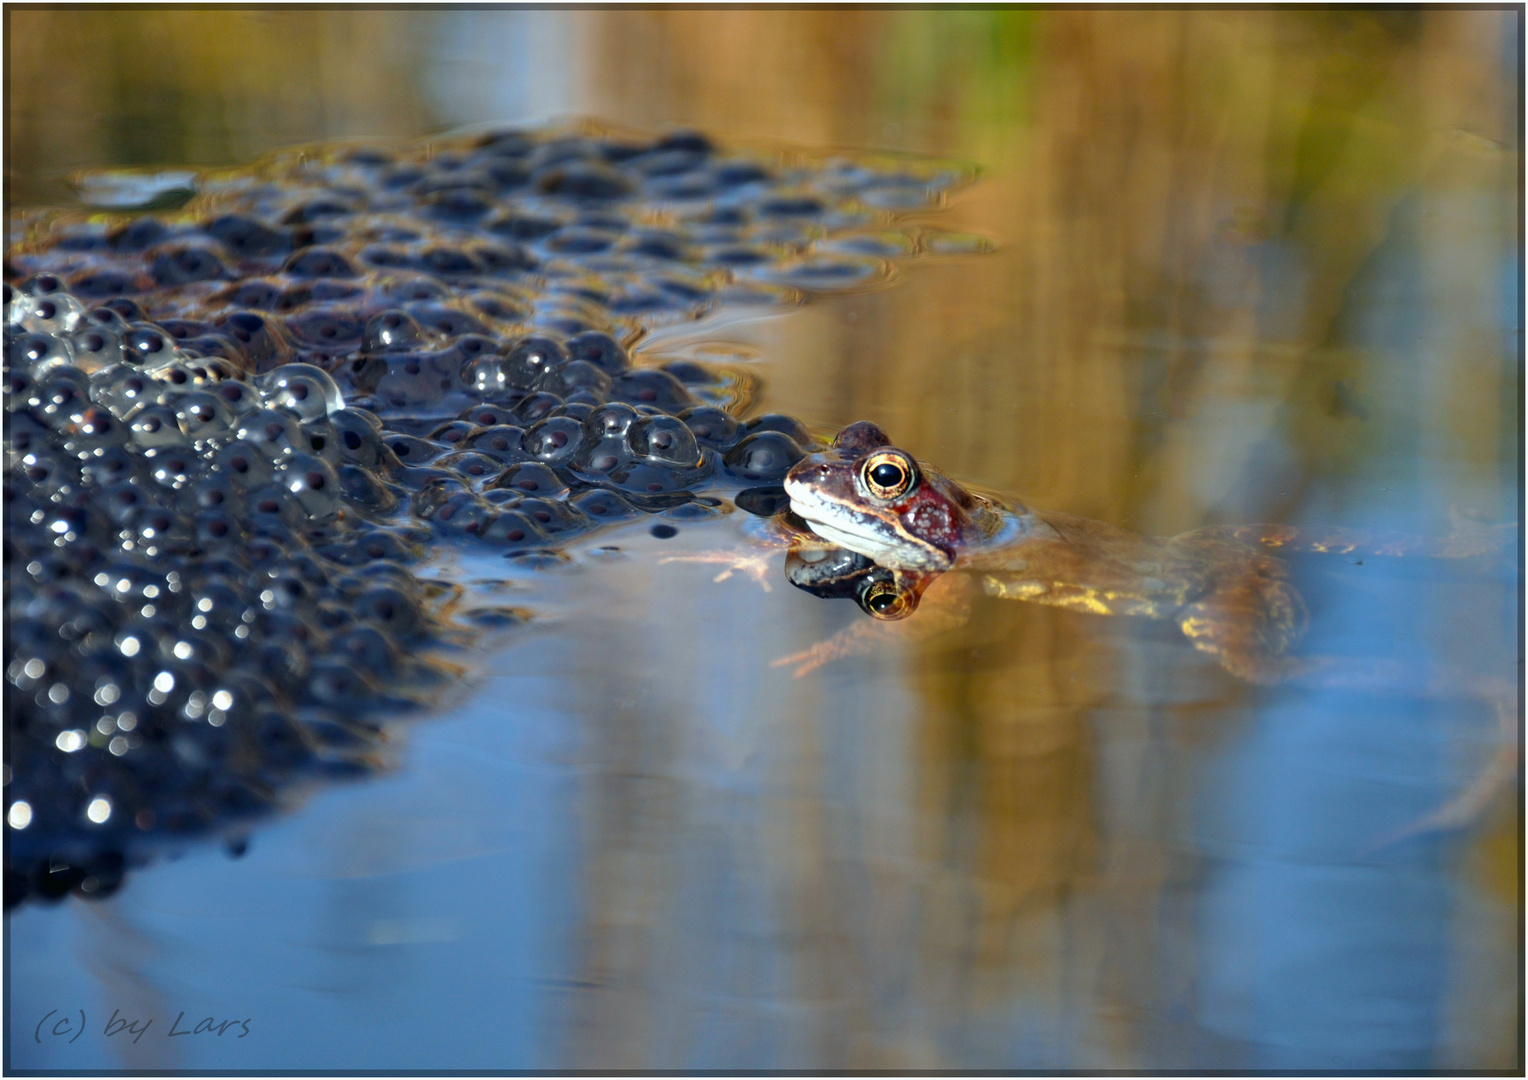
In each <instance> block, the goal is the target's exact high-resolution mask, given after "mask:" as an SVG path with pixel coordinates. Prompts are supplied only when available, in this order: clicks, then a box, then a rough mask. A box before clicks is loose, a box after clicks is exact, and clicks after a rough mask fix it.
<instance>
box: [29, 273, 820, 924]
mask: <svg viewBox="0 0 1528 1080" xmlns="http://www.w3.org/2000/svg"><path fill="white" fill-rule="evenodd" d="M7 294H8V299H7V302H6V308H5V311H6V331H5V350H6V372H5V404H6V410H7V438H6V445H5V450H6V460H5V488H4V491H5V507H6V541H5V543H6V553H5V560H6V568H7V588H8V595H7V598H6V603H7V608H6V629H7V638H8V640H9V657H8V664H7V669H6V684H5V693H6V701H5V705H6V713H7V726H8V734H9V738H8V741H7V749H6V763H5V769H6V785H5V803H6V822H7V825H8V828H7V843H8V847H9V850H8V859H7V883H6V896H7V900H8V902H9V903H15V902H17V901H18V900H20V899H21V898H22V897H24V896H25V895H27V894H28V893H36V894H39V895H43V896H47V895H59V894H61V893H62V892H64V891H67V890H71V889H73V890H75V891H79V892H84V893H86V894H90V893H97V894H101V893H106V892H109V891H111V889H112V888H114V887H115V885H116V883H117V882H118V881H119V880H120V877H121V874H122V872H123V870H124V868H125V857H124V854H123V853H124V852H125V851H127V850H128V849H129V847H130V846H131V845H130V843H129V841H130V840H133V839H141V838H142V837H143V836H144V835H145V834H148V835H156V834H166V835H168V834H179V833H187V832H194V831H199V830H202V829H206V828H208V827H211V826H213V825H215V824H217V823H219V822H222V821H227V820H233V819H237V818H238V817H240V816H243V815H246V814H248V813H251V812H255V811H258V810H260V809H262V808H263V807H265V806H266V805H267V804H269V803H270V802H271V801H272V800H273V799H274V797H275V794H276V793H277V792H279V791H280V790H281V789H282V788H283V787H284V786H286V785H287V784H288V783H290V781H291V779H292V777H293V776H294V774H296V773H298V772H301V771H304V770H309V769H311V768H313V767H315V766H318V767H322V768H327V769H330V770H340V771H344V770H347V769H356V768H360V767H362V764H361V763H362V761H363V760H364V755H365V752H366V751H367V750H368V749H369V748H370V747H371V738H372V736H373V734H374V729H372V728H371V727H370V725H369V724H368V722H367V720H366V717H367V716H368V715H369V713H368V710H375V709H378V708H383V707H386V706H387V705H388V704H389V703H390V702H391V703H392V704H397V699H396V698H390V697H389V688H390V687H391V686H393V685H394V684H397V683H398V682H399V681H400V680H402V679H406V678H407V677H408V673H409V672H410V668H411V662H410V661H409V659H408V656H409V654H410V646H412V645H413V644H415V643H416V642H418V641H419V640H420V639H422V638H426V637H429V636H430V635H431V634H432V633H433V631H434V629H435V628H434V626H433V623H432V619H431V618H430V616H429V614H428V604H427V602H426V597H425V595H424V593H423V591H422V586H421V584H420V583H419V581H417V580H416V579H415V577H414V576H413V575H411V574H410V573H409V572H408V571H407V569H405V567H406V566H407V565H408V564H409V563H411V562H415V561H417V560H419V559H420V558H421V557H422V556H423V555H424V553H425V545H426V544H427V543H429V542H430V541H431V540H432V539H433V538H436V537H438V536H441V535H442V534H444V535H445V536H458V537H463V538H474V539H476V540H479V541H485V542H488V543H492V544H494V545H496V546H498V547H501V548H503V549H505V550H506V551H511V552H514V551H525V552H534V551H536V550H538V549H541V548H542V547H544V546H545V545H548V544H551V543H555V542H559V541H562V540H566V539H567V538H569V537H571V536H573V535H576V534H577V533H579V532H582V531H586V530H588V529H590V528H592V527H594V526H595V525H597V524H599V523H601V522H607V521H614V520H619V519H621V518H625V517H631V516H635V515H636V514H638V513H640V512H642V511H643V510H658V509H667V510H669V511H671V512H675V511H677V512H680V513H684V512H686V511H688V512H689V513H690V514H699V513H712V512H715V511H714V509H711V508H712V507H714V505H715V503H716V502H717V500H703V501H702V500H696V499H694V497H693V496H692V495H690V493H689V492H688V490H687V489H688V488H690V487H695V486H699V485H701V484H703V483H705V482H706V481H708V480H709V479H711V478H712V477H714V476H715V475H717V474H718V473H725V474H731V475H732V476H734V477H736V478H737V479H738V480H740V481H741V482H750V481H770V480H777V479H778V478H779V476H780V475H781V474H783V471H784V470H785V469H786V468H788V467H789V465H790V464H792V463H793V462H794V461H795V460H797V459H799V457H800V456H801V453H802V451H801V450H800V448H799V445H798V441H797V440H805V439H807V438H808V436H807V435H806V433H805V432H804V431H799V430H794V429H792V428H791V423H790V422H789V421H784V420H783V418H775V419H774V420H773V421H772V426H768V427H763V428H762V429H760V426H759V425H755V427H756V430H754V431H752V432H750V431H748V430H747V429H746V428H745V426H744V425H742V424H739V423H738V422H737V421H736V420H734V419H733V418H732V417H730V416H729V415H728V414H727V413H726V412H724V411H723V410H721V409H718V408H714V407H709V406H694V405H688V406H687V408H686V409H685V411H684V414H685V415H686V416H687V417H688V418H689V419H691V420H692V421H694V422H695V426H696V429H698V430H699V431H700V432H701V433H702V435H703V437H704V438H705V440H706V444H705V445H703V444H702V443H701V441H700V440H699V439H698V438H697V434H696V430H692V428H691V427H690V425H689V424H687V423H686V421H685V419H682V418H681V417H679V416H673V415H670V414H668V413H665V412H663V411H662V410H661V409H660V408H659V407H657V406H654V405H651V404H648V403H643V402H638V403H637V404H630V403H626V402H619V401H614V402H601V403H598V404H596V403H595V402H594V401H590V400H582V401H580V400H573V401H568V400H562V399H559V398H558V397H556V396H555V395H553V394H551V393H550V391H549V390H546V389H540V390H534V389H531V387H533V386H541V387H547V386H553V385H555V386H557V387H558V388H560V389H563V390H564V391H565V392H566V393H568V394H569V397H573V396H574V395H575V394H576V393H577V391H576V389H575V390H570V389H569V387H568V383H569V381H570V379H569V369H570V368H573V369H574V373H573V374H574V377H575V378H578V379H583V380H588V381H591V382H595V384H596V385H598V386H600V387H601V388H603V389H608V387H609V379H608V378H606V379H604V380H591V379H589V376H588V375H587V374H584V373H579V372H578V371H577V369H576V368H575V364H578V363H582V364H584V365H586V366H587V367H589V369H590V370H593V371H598V372H599V373H600V374H602V375H607V376H608V374H609V373H608V371H607V368H614V369H621V368H623V367H624V365H625V364H627V363H629V360H628V359H627V358H626V356H625V352H624V350H622V349H621V348H620V346H619V345H617V344H616V343H615V342H614V341H613V339H610V338H608V337H607V336H604V335H597V337H598V338H599V340H598V341H597V342H594V344H595V345H597V346H598V352H599V353H600V355H601V357H602V359H603V363H604V365H605V366H604V367H595V366H594V365H592V364H589V363H588V361H572V360H570V359H568V357H567V350H566V348H565V347H563V346H562V345H561V344H560V343H558V342H556V341H554V340H552V339H531V340H529V341H522V342H521V343H519V345H518V346H517V347H516V348H515V349H511V350H510V351H509V352H508V353H507V354H501V353H497V352H495V353H492V354H489V355H488V356H486V357H484V358H481V359H480V360H479V361H478V362H477V363H476V364H469V365H467V366H466V367H465V368H464V370H463V372H462V373H460V374H459V375H458V378H460V379H462V380H463V381H464V383H465V384H466V385H467V386H468V387H469V388H471V389H473V390H475V391H478V392H485V393H487V394H488V395H489V398H488V399H485V400H483V401H481V402H479V403H478V404H477V405H476V406H474V407H473V408H470V409H468V410H466V411H465V412H464V414H463V416H462V417H461V418H459V419H455V420H447V421H445V422H443V423H442V422H439V421H438V420H437V421H431V422H428V430H427V431H425V432H422V433H421V434H419V435H413V434H407V433H404V432H400V431H389V430H388V429H386V428H385V427H384V425H383V422H382V420H380V419H379V418H378V417H377V416H376V415H375V414H374V413H372V412H370V411H368V410H365V409H360V408H354V407H348V408H347V407H346V405H345V402H344V399H343V397H342V395H341V391H340V390H339V387H338V386H337V385H336V383H335V381H334V379H333V378H332V377H331V376H330V375H329V374H328V373H326V372H325V371H323V370H321V369H319V368H317V367H314V366H312V365H308V364H302V363H289V364H285V365H282V366H279V367H276V368H273V369H272V370H270V371H269V372H267V373H265V374H263V375H258V376H253V377H250V376H248V375H247V374H246V373H245V372H244V371H242V370H240V369H239V368H237V367H236V366H234V365H233V364H232V363H231V362H229V361H228V360H226V359H223V358H221V357H216V356H210V357H204V356H197V355H194V353H191V352H187V351H183V350H181V349H179V348H176V347H175V346H174V345H173V344H171V342H172V341H173V338H171V337H170V336H169V335H168V334H167V333H165V332H164V330H163V328H162V327H157V326H156V325H155V324H153V323H150V322H148V321H146V320H144V319H141V318H133V317H132V316H136V315H138V314H140V313H138V312H134V311H131V310H129V311H128V316H129V317H127V318H124V316H123V314H122V312H121V311H120V310H118V309H119V308H127V307H129V305H127V304H122V303H118V304H116V305H114V306H103V307H97V308H89V309H87V308H86V307H85V306H84V305H83V304H81V303H80V302H79V301H78V300H77V299H75V298H74V297H72V296H71V295H69V294H68V293H67V292H65V291H63V289H62V288H61V283H59V282H58V281H57V279H56V278H52V277H51V276H50V275H46V274H44V275H39V276H37V277H36V278H34V279H32V280H30V281H28V282H26V283H24V284H23V286H22V287H21V288H20V289H18V290H16V291H14V292H12V291H11V290H10V287H9V286H7ZM379 321H386V322H390V323H391V322H396V321H397V320H392V319H387V318H386V317H383V318H382V319H381V320H379ZM393 329H395V328H394V327H386V328H384V327H380V326H379V327H378V328H376V332H377V333H378V334H385V333H390V332H392V330H393ZM574 344H575V348H576V347H578V344H579V343H578V342H576V341H575V343H574ZM582 344H583V345H585V346H589V345H590V339H589V338H588V337H586V338H585V340H584V341H583V342H582ZM585 351H586V353H587V352H589V351H590V350H589V349H586V350H585ZM617 373H619V371H617ZM632 374H634V375H649V376H658V377H659V378H657V379H656V380H643V379H638V380H637V385H638V386H639V387H640V386H645V385H648V383H649V382H650V381H656V382H657V384H658V385H659V386H661V387H662V388H663V389H664V390H666V391H667V392H668V395H667V397H666V398H665V399H664V401H665V403H666V404H670V405H672V404H685V403H688V402H690V401H692V399H691V398H690V397H689V395H688V393H687V392H686V391H685V390H684V388H683V384H682V383H680V382H679V381H678V379H677V378H676V377H674V376H673V375H671V374H669V373H667V372H657V371H650V372H640V373H639V372H633V373H632ZM636 392H637V393H640V389H639V390H637V391H636ZM495 395H496V396H497V397H498V398H499V399H500V401H499V402H495V401H494V400H491V397H493V396H495ZM585 397H586V398H588V397H593V395H592V394H588V393H586V394H585ZM508 400H513V401H516V402H517V404H516V406H514V407H510V406H507V405H505V404H503V403H502V402H504V401H508ZM528 420H529V421H530V423H529V426H528V427H527V426H522V425H524V424H525V423H526V422H527V421H528ZM404 426H408V425H404ZM415 426H419V425H415ZM776 428H785V429H786V430H783V431H782V430H776ZM575 487H576V488H578V489H579V490H578V491H577V492H576V493H575V491H574V488H575ZM623 489H624V490H625V491H626V494H623ZM413 674H414V675H415V676H416V677H420V676H422V675H423V674H424V672H423V670H421V669H418V668H415V669H414V670H413ZM39 758H41V759H45V760H43V761H39V760H37V759H39Z"/></svg>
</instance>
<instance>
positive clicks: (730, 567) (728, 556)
mask: <svg viewBox="0 0 1528 1080" xmlns="http://www.w3.org/2000/svg"><path fill="white" fill-rule="evenodd" d="M772 555H774V552H769V553H768V554H758V553H753V554H745V553H744V552H741V551H696V552H692V553H690V554H688V555H665V556H664V557H663V558H661V559H659V560H658V562H660V563H674V562H691V563H712V564H716V565H720V566H722V567H723V570H722V572H721V573H719V574H717V575H716V576H715V577H714V578H712V579H711V580H712V582H714V583H718V584H719V583H721V582H723V581H726V580H727V579H728V578H730V577H731V576H732V575H733V574H735V573H741V574H743V575H745V576H747V577H751V578H753V580H754V581H756V582H757V583H758V585H759V587H760V588H761V589H763V590H764V591H765V592H772V591H773V586H772V585H770V583H769V578H770V571H771V567H770V557H771V556H772Z"/></svg>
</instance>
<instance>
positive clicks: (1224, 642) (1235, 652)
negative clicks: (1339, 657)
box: [1176, 559, 1309, 684]
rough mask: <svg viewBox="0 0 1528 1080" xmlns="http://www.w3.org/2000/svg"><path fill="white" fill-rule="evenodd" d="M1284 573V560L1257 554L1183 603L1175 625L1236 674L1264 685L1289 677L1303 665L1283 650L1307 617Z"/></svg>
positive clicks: (1304, 665)
mask: <svg viewBox="0 0 1528 1080" xmlns="http://www.w3.org/2000/svg"><path fill="white" fill-rule="evenodd" d="M1286 573H1287V571H1286V570H1285V568H1284V566H1283V564H1282V563H1278V562H1277V561H1276V560H1273V559H1258V560H1257V561H1256V562H1254V563H1253V564H1252V566H1251V567H1250V568H1249V570H1248V572H1247V573H1245V574H1242V575H1239V576H1238V577H1237V578H1235V579H1234V580H1232V581H1230V582H1228V583H1224V584H1221V585H1220V586H1219V587H1218V588H1216V589H1215V590H1214V591H1213V592H1211V593H1210V594H1209V595H1208V596H1206V597H1204V598H1203V599H1201V600H1196V601H1195V602H1193V603H1191V604H1187V605H1185V606H1184V607H1183V608H1181V609H1180V610H1179V611H1178V614H1177V616H1176V620H1177V623H1178V626H1179V628H1180V629H1182V631H1183V633H1184V635H1185V636H1186V637H1187V638H1188V639H1189V641H1191V642H1193V644H1194V648H1196V649H1199V650H1201V651H1203V652H1207V653H1209V654H1211V655H1212V656H1214V657H1215V658H1216V659H1217V660H1219V661H1220V664H1221V666H1222V667H1224V668H1225V669H1226V670H1227V671H1229V672H1230V673H1231V674H1233V675H1235V676H1237V677H1238V678H1242V679H1246V680H1247V681H1248V682H1255V683H1264V684H1267V683H1277V682H1284V681H1286V680H1288V679H1290V678H1291V677H1293V676H1295V675H1297V674H1299V673H1301V672H1303V671H1305V670H1306V668H1307V662H1306V661H1304V660H1300V659H1297V658H1295V657H1291V656H1289V655H1287V654H1288V652H1289V649H1290V648H1291V647H1293V645H1294V644H1295V643H1296V642H1297V641H1299V640H1300V637H1301V636H1302V635H1303V634H1304V633H1305V627H1306V624H1307V622H1308V620H1309V616H1308V615H1307V614H1306V610H1305V601H1304V600H1303V599H1302V598H1301V596H1300V594H1299V592H1298V591H1296V589H1295V587H1294V586H1293V585H1291V584H1290V583H1289V581H1288V579H1287V577H1286V576H1285V574H1286Z"/></svg>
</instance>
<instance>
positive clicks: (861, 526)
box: [785, 479, 949, 572]
mask: <svg viewBox="0 0 1528 1080" xmlns="http://www.w3.org/2000/svg"><path fill="white" fill-rule="evenodd" d="M785 491H786V494H788V495H789V496H790V499H791V511H792V512H793V513H795V514H796V516H798V517H800V518H801V519H802V520H803V521H805V522H806V523H807V525H808V526H810V527H811V530H812V531H813V532H814V533H816V534H817V535H818V536H820V537H822V538H823V539H824V540H827V541H828V542H829V543H833V544H837V545H838V546H839V547H841V548H847V549H848V550H850V551H854V552H858V553H859V554H861V555H864V556H865V557H866V558H868V559H871V560H873V561H874V562H875V563H876V564H877V565H879V566H883V567H886V568H887V569H890V570H921V571H926V572H928V571H938V570H945V569H948V567H949V556H947V555H946V554H945V553H944V552H942V551H940V550H939V549H938V548H936V547H934V546H933V545H931V544H928V543H925V542H922V541H918V540H915V539H914V538H912V537H910V536H907V535H906V534H905V533H903V532H901V531H900V530H897V529H895V528H893V527H892V526H890V525H889V524H888V523H887V522H886V520H885V519H884V518H881V517H878V516H876V515H874V514H871V513H867V512H865V511H862V510H856V509H855V508H854V507H851V506H845V505H843V504H842V503H837V502H832V501H829V500H825V499H822V498H821V497H820V496H818V495H817V493H816V492H814V491H813V490H812V489H811V488H810V487H806V486H803V485H802V484H799V483H792V482H791V481H790V480H789V479H787V480H786V481H785Z"/></svg>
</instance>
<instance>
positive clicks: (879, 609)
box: [860, 581, 918, 622]
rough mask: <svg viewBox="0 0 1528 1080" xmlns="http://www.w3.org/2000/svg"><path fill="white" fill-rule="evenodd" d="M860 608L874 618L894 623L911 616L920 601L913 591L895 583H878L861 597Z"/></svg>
mask: <svg viewBox="0 0 1528 1080" xmlns="http://www.w3.org/2000/svg"><path fill="white" fill-rule="evenodd" d="M860 606H861V607H863V608H864V609H865V611H866V613H867V614H869V615H871V616H872V617H873V618H877V619H883V620H885V621H887V622H892V621H894V620H896V619H905V618H907V616H909V615H911V614H912V613H913V611H914V610H915V609H916V608H917V606H918V601H917V598H916V597H914V596H913V593H912V590H910V589H904V588H901V587H900V586H898V585H897V583H896V582H894V581H877V582H875V583H873V584H872V585H871V586H870V587H869V588H868V589H866V590H865V594H864V595H863V596H862V597H860Z"/></svg>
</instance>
